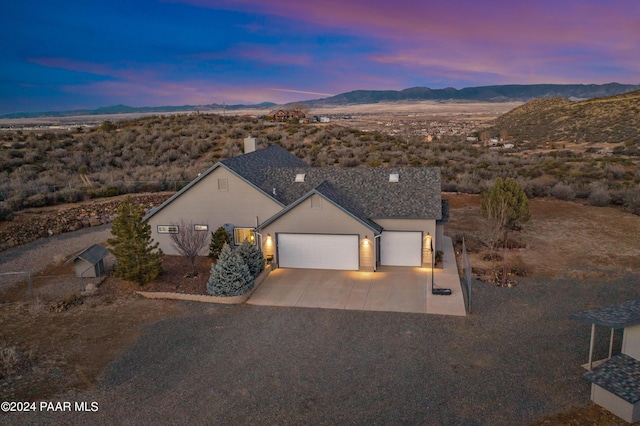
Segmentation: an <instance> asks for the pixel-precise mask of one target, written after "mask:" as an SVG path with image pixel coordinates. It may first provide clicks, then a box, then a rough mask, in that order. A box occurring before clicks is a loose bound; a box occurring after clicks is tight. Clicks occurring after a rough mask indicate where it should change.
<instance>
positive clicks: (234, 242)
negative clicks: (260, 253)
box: [233, 226, 258, 246]
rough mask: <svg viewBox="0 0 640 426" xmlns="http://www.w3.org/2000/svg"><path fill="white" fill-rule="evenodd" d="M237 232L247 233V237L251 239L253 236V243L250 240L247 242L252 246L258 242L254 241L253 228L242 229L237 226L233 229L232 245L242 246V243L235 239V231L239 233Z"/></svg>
mask: <svg viewBox="0 0 640 426" xmlns="http://www.w3.org/2000/svg"><path fill="white" fill-rule="evenodd" d="M239 230H242V231H245V232H246V231H249V236H250V237H251V235H253V242H252V241H251V240H250V239H249V242H250V243H251V244H253V245H254V246H255V245H256V244H257V243H258V240H257V239H256V231H255V229H254V228H244V227H241V226H238V227H236V228H233V244H234V245H236V246H239V245H241V244H242V241H238V239H237V238H236V231H239ZM245 239H246V238H245ZM243 241H244V240H243Z"/></svg>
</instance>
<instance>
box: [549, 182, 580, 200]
mask: <svg viewBox="0 0 640 426" xmlns="http://www.w3.org/2000/svg"><path fill="white" fill-rule="evenodd" d="M550 194H551V196H552V197H554V198H557V199H559V200H565V201H568V200H573V199H574V198H576V191H574V189H573V188H572V187H571V185H567V184H566V183H564V182H557V183H556V184H555V185H553V187H552V188H551V191H550Z"/></svg>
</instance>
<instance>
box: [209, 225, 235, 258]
mask: <svg viewBox="0 0 640 426" xmlns="http://www.w3.org/2000/svg"><path fill="white" fill-rule="evenodd" d="M230 243H231V237H230V236H229V233H228V232H227V231H226V230H225V229H224V228H223V227H222V226H221V227H220V228H218V229H216V232H212V233H211V243H210V244H209V257H211V258H213V259H217V258H218V256H220V252H221V251H222V248H223V247H224V246H225V244H230Z"/></svg>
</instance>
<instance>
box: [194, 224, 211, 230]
mask: <svg viewBox="0 0 640 426" xmlns="http://www.w3.org/2000/svg"><path fill="white" fill-rule="evenodd" d="M193 229H195V230H196V231H208V230H209V225H193Z"/></svg>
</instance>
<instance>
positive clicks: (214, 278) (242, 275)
mask: <svg viewBox="0 0 640 426" xmlns="http://www.w3.org/2000/svg"><path fill="white" fill-rule="evenodd" d="M252 287H253V277H252V276H251V273H250V272H249V268H248V267H247V265H246V264H245V263H244V261H243V260H242V258H241V257H240V255H239V254H238V253H236V252H234V251H232V250H231V247H229V244H225V245H224V247H223V248H222V251H221V252H220V257H218V262H217V263H216V264H214V265H212V266H211V276H210V277H209V281H208V282H207V292H208V293H209V294H211V295H213V296H240V295H242V294H245V293H246V292H247V291H249V290H250V289H251V288H252Z"/></svg>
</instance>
